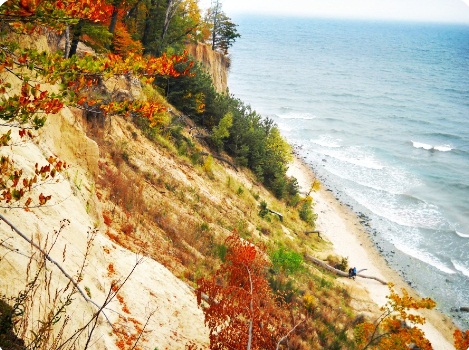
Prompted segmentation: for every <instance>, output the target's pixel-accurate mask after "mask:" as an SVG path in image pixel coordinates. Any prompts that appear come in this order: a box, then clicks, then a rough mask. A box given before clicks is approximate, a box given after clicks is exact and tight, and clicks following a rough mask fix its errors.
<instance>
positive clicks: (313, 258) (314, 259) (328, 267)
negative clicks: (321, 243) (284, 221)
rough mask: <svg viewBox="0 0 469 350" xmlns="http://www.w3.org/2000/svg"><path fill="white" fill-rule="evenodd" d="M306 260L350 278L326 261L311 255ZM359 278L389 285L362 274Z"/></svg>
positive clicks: (359, 274) (306, 256) (358, 274)
mask: <svg viewBox="0 0 469 350" xmlns="http://www.w3.org/2000/svg"><path fill="white" fill-rule="evenodd" d="M305 258H306V260H309V261H311V262H312V263H315V264H316V265H319V266H321V267H323V268H325V269H326V270H329V271H331V272H333V273H335V274H336V275H339V276H342V277H349V275H348V273H347V272H345V271H341V270H338V269H336V268H334V267H332V266H330V265H328V264H326V263H325V262H324V261H321V260H319V259H316V258H315V257H313V256H311V255H308V254H306V255H305ZM357 276H358V277H361V278H369V279H372V280H376V281H378V282H380V283H381V284H388V283H387V282H386V281H383V280H382V279H379V278H377V277H374V276H366V275H363V274H361V273H357Z"/></svg>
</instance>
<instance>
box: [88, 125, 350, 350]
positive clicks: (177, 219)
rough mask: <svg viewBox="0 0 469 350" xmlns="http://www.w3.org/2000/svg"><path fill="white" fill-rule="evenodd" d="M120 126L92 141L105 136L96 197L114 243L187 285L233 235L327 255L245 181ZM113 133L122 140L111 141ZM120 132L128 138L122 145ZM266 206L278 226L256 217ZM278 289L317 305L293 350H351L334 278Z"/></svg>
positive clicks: (210, 267)
mask: <svg viewBox="0 0 469 350" xmlns="http://www.w3.org/2000/svg"><path fill="white" fill-rule="evenodd" d="M119 125H125V127H122V126H121V127H120V128H117V127H116V126H114V128H113V129H110V130H108V131H107V132H104V133H101V134H99V133H95V135H101V136H102V138H101V139H100V138H96V141H97V142H98V144H99V145H100V148H101V151H102V153H101V154H102V158H101V160H100V165H101V166H100V170H101V174H100V177H99V179H98V181H97V185H98V191H99V193H101V194H102V195H101V201H102V203H103V206H104V208H105V209H106V211H105V214H104V215H105V216H104V220H105V223H106V225H108V227H109V230H108V235H109V236H110V237H111V238H112V239H113V240H114V241H115V242H116V243H118V244H120V245H122V246H125V247H126V248H128V249H131V250H133V251H135V252H139V253H141V252H144V253H145V254H146V255H148V256H150V257H152V258H153V259H155V260H157V261H159V262H161V263H162V264H164V265H165V266H166V267H168V268H169V269H170V270H171V271H172V272H173V273H174V274H175V275H177V276H180V277H181V278H183V279H185V280H187V281H189V282H195V281H197V279H198V278H199V277H201V276H207V275H210V274H212V273H213V272H214V271H215V270H216V268H217V267H218V266H219V264H220V262H221V260H220V258H221V257H222V256H223V243H224V239H225V237H226V236H227V235H229V234H230V232H232V231H237V232H238V233H239V234H240V235H241V236H242V237H244V238H246V239H249V240H250V241H252V242H254V243H255V242H263V243H264V244H266V245H267V247H268V249H269V250H275V249H277V248H278V247H280V246H283V247H286V248H288V249H289V250H292V251H296V252H298V253H300V254H305V253H313V254H314V252H315V251H321V250H323V249H325V248H326V247H328V246H327V244H326V242H324V241H322V240H321V239H320V238H319V237H317V236H316V235H306V234H305V233H304V232H305V231H308V230H311V227H310V226H308V225H307V224H305V223H304V222H303V221H302V220H301V219H300V218H299V215H298V211H297V210H296V209H295V208H291V207H288V206H286V204H285V203H284V202H281V201H279V200H277V199H276V198H275V197H273V196H272V195H271V194H270V193H269V192H268V191H266V190H265V189H264V188H263V187H261V186H259V185H258V184H256V182H255V181H254V177H253V175H251V174H250V173H248V172H244V171H243V172H239V173H238V172H234V171H233V170H232V169H229V168H225V167H224V165H223V164H221V163H219V162H218V161H217V160H214V159H210V160H208V162H207V158H206V159H205V163H203V164H202V166H200V165H192V164H191V163H190V162H188V160H187V157H185V156H182V157H180V156H178V154H177V152H174V151H172V150H171V149H172V147H170V146H167V147H166V148H164V149H162V148H161V147H159V146H156V147H155V146H154V145H152V144H151V142H150V141H149V140H148V139H146V138H145V137H144V136H143V135H142V134H141V133H140V131H139V130H137V129H135V128H134V127H133V126H132V125H131V124H130V123H126V122H123V121H120V122H119ZM116 128H117V132H118V133H119V135H120V136H119V137H115V136H113V130H114V132H116ZM125 132H127V133H129V134H130V135H132V137H131V138H128V139H127V140H126V141H125V142H123V141H122V137H121V135H122V133H125ZM135 135H136V136H135ZM165 142H169V141H165ZM193 142H196V141H195V140H194V141H193ZM159 143H161V142H159ZM197 147H201V146H197ZM142 149H145V150H147V151H145V152H142V151H141V150H142ZM168 150H169V151H168ZM205 151H206V150H205ZM123 155H124V156H123ZM155 159H158V161H155ZM147 164H151V167H148V166H147ZM185 179H188V181H187V180H185ZM263 200H264V201H266V202H267V204H268V207H269V208H271V209H273V210H275V211H278V212H281V213H282V214H283V216H284V218H283V221H280V220H279V218H278V217H277V216H276V215H266V216H265V217H264V218H261V217H260V216H259V215H258V213H259V204H260V202H261V201H263ZM277 283H279V284H280V285H283V286H286V285H287V284H290V286H291V287H292V288H293V289H294V291H293V292H292V293H294V295H293V299H292V300H296V302H299V303H300V304H301V303H302V300H303V299H302V298H303V296H304V295H307V294H308V295H312V296H313V298H314V305H315V306H314V307H311V308H310V309H311V315H310V317H309V318H308V320H309V321H308V322H305V325H304V327H302V328H301V329H300V330H298V334H297V335H295V336H293V337H292V338H291V341H290V342H289V348H290V349H311V348H330V349H340V348H341V347H340V346H341V345H340V344H342V345H343V344H348V345H347V347H349V348H353V344H352V345H351V343H350V341H349V340H350V337H351V334H350V332H349V328H350V324H351V320H352V312H351V311H350V308H349V307H348V306H347V305H349V300H350V297H349V296H348V295H347V293H346V292H344V291H343V290H342V289H340V288H338V287H336V284H335V282H334V280H333V279H332V278H331V277H329V276H328V275H327V274H324V273H323V272H320V271H319V270H317V269H316V268H313V267H308V268H306V269H305V270H304V271H303V272H302V273H298V274H295V276H294V277H288V276H284V277H281V278H280V279H279V280H278V281H277ZM347 339H348V340H347Z"/></svg>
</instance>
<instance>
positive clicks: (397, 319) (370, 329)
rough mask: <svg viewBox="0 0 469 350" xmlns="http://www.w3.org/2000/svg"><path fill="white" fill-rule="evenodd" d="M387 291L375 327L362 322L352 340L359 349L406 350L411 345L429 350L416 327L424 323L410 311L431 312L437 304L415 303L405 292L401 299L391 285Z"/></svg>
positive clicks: (419, 301) (427, 300)
mask: <svg viewBox="0 0 469 350" xmlns="http://www.w3.org/2000/svg"><path fill="white" fill-rule="evenodd" d="M389 288H390V291H391V294H390V295H389V296H388V297H387V298H388V299H389V300H388V302H387V303H386V305H385V306H383V307H382V308H381V310H382V311H383V313H382V314H381V316H380V317H379V318H378V319H377V320H376V321H375V322H374V323H370V322H364V323H361V324H359V325H358V326H357V327H356V328H355V339H356V342H357V344H358V345H359V347H360V349H362V350H364V349H367V348H376V349H383V350H386V349H389V350H408V349H409V346H410V345H411V344H413V346H417V347H418V348H419V349H422V350H424V349H428V350H430V349H432V346H431V344H430V342H429V341H428V339H426V338H425V333H424V332H423V331H422V330H421V329H420V328H418V327H417V326H415V325H416V324H417V325H418V324H424V323H425V319H424V318H423V317H422V316H419V315H416V314H415V313H412V312H411V311H413V310H418V309H423V308H424V309H432V308H434V307H435V305H436V303H435V302H434V301H433V300H432V299H430V298H423V299H419V300H416V299H414V298H412V297H411V296H409V294H408V292H407V291H406V290H405V289H402V296H400V295H399V294H397V293H396V291H395V290H394V288H393V285H392V284H390V285H389Z"/></svg>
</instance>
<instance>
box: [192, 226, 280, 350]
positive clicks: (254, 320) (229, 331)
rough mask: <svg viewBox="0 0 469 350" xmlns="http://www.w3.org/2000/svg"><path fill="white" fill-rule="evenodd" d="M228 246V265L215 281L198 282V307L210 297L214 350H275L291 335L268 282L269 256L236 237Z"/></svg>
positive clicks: (207, 316)
mask: <svg viewBox="0 0 469 350" xmlns="http://www.w3.org/2000/svg"><path fill="white" fill-rule="evenodd" d="M225 243H226V245H227V246H228V253H227V255H226V260H225V263H223V265H222V266H221V267H220V269H219V270H218V271H217V272H216V274H215V275H214V276H213V277H212V278H202V279H200V280H199V281H198V288H197V301H198V304H199V305H204V304H205V302H203V301H202V300H203V299H202V296H203V295H206V296H207V297H208V306H207V305H206V306H204V308H203V310H204V314H205V323H206V325H207V326H208V327H209V329H210V348H211V349H248V350H249V349H275V348H277V347H278V346H279V341H281V340H282V338H284V336H285V335H286V334H288V324H289V322H288V321H287V320H286V318H285V315H284V311H282V309H281V308H280V307H279V305H277V304H276V302H275V297H274V295H273V293H272V290H271V289H270V287H269V284H268V282H267V280H266V278H265V273H266V268H267V267H268V266H269V263H268V261H267V260H266V255H265V252H264V250H263V249H260V248H258V247H256V246H254V245H253V244H251V243H250V242H248V241H244V240H242V239H241V238H240V237H239V236H238V235H236V234H232V235H230V236H229V237H228V238H227V239H226V242H225Z"/></svg>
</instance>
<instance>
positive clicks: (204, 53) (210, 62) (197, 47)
mask: <svg viewBox="0 0 469 350" xmlns="http://www.w3.org/2000/svg"><path fill="white" fill-rule="evenodd" d="M186 49H187V52H188V53H189V54H190V55H192V56H193V57H194V58H195V59H196V60H197V61H199V62H201V63H202V64H203V66H204V67H205V68H206V70H207V73H209V74H210V76H211V77H212V79H213V85H214V86H215V89H216V90H217V91H218V92H225V91H226V89H227V87H228V70H229V68H230V59H229V58H228V57H227V56H225V55H223V54H222V53H220V52H216V51H213V50H212V48H211V47H210V45H207V44H201V43H199V44H189V45H187V46H186Z"/></svg>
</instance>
